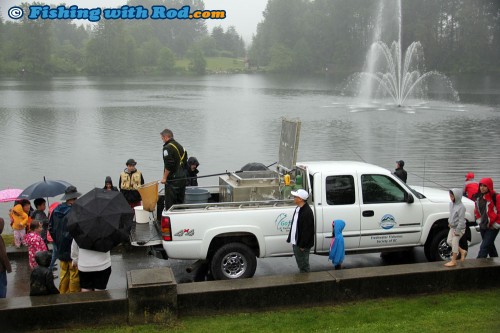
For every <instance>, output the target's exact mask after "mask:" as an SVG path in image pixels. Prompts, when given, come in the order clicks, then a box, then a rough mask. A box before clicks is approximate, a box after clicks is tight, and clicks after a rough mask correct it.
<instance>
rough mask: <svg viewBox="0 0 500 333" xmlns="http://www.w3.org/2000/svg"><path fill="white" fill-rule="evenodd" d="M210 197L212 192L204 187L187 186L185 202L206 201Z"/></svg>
mask: <svg viewBox="0 0 500 333" xmlns="http://www.w3.org/2000/svg"><path fill="white" fill-rule="evenodd" d="M208 198H210V192H208V190H207V189H204V188H196V187H193V188H186V194H185V197H184V203H187V204H189V203H205V202H208Z"/></svg>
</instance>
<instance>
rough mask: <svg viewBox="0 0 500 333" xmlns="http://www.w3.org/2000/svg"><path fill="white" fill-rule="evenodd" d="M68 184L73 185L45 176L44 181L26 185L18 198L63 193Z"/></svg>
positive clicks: (50, 195) (32, 197)
mask: <svg viewBox="0 0 500 333" xmlns="http://www.w3.org/2000/svg"><path fill="white" fill-rule="evenodd" d="M68 186H71V184H70V183H68V182H65V181H63V180H47V179H45V177H43V180H42V181H39V182H36V183H34V184H31V185H30V186H28V187H26V188H25V189H24V190H23V191H22V192H21V194H19V196H18V199H28V200H31V199H36V198H48V197H55V196H56V195H59V194H63V193H64V190H65V189H66V188H67V187H68Z"/></svg>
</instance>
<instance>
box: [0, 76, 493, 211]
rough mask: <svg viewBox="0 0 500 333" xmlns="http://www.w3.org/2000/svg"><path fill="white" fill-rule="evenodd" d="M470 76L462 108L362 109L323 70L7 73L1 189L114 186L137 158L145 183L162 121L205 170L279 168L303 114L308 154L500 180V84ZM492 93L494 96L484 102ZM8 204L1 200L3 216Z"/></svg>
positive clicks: (433, 177)
mask: <svg viewBox="0 0 500 333" xmlns="http://www.w3.org/2000/svg"><path fill="white" fill-rule="evenodd" d="M455 80H457V79H456V78H455ZM471 82H473V83H474V85H475V86H474V87H469V86H467V82H463V81H460V80H458V81H457V83H456V84H455V86H456V87H457V89H458V90H459V92H461V91H464V92H466V96H467V97H466V98H465V99H464V98H462V103H460V104H458V105H457V104H446V103H438V102H430V103H420V104H418V105H412V106H411V107H410V108H408V109H407V110H401V109H397V108H396V109H392V108H390V107H388V106H387V105H385V104H383V103H381V104H378V105H372V106H365V107H363V106H359V105H355V103H354V102H353V101H352V100H350V99H349V98H346V97H340V96H337V95H336V94H335V91H338V86H339V84H340V80H334V79H332V78H331V77H325V76H322V77H314V78H308V77H302V78H297V77H295V78H291V77H283V76H265V75H232V76H206V77H203V78H189V77H186V78H172V79H163V78H140V79H102V78H84V77H78V78H56V79H53V80H48V81H43V82H40V81H39V82H29V81H19V80H12V79H10V80H7V79H4V80H0V120H1V121H0V132H1V133H2V145H1V146H0V153H1V156H3V161H4V163H3V166H2V170H3V172H4V177H1V178H0V188H6V187H9V186H10V187H21V188H23V187H25V186H27V185H29V184H31V183H33V182H35V181H38V180H39V179H41V178H42V177H43V176H46V177H47V178H49V179H50V178H52V179H63V180H67V181H69V182H71V183H73V184H75V185H76V186H77V187H78V188H79V189H80V190H81V191H83V192H86V191H88V190H90V189H91V188H93V187H94V186H98V187H101V186H102V184H103V181H104V177H105V176H107V175H111V176H112V178H113V181H114V182H115V183H117V182H118V177H119V173H120V172H121V171H122V170H123V168H124V167H125V161H126V160H127V159H128V158H134V159H136V160H137V161H138V165H137V167H138V169H139V170H141V171H142V172H143V174H144V177H145V179H146V181H153V180H157V179H160V177H161V172H162V160H161V145H162V142H161V140H160V135H159V133H160V131H161V130H163V129H164V128H165V127H168V128H171V129H172V130H173V131H174V133H175V137H176V139H177V140H178V141H179V142H181V143H182V144H183V145H184V146H185V147H186V149H187V151H188V153H189V154H190V155H192V156H196V157H197V158H198V159H199V160H200V163H201V165H200V170H201V174H211V173H218V172H223V171H226V170H237V169H239V168H240V167H241V166H243V165H244V164H246V163H247V162H253V161H256V162H262V163H265V164H271V163H272V162H274V161H276V159H277V156H278V140H279V135H280V126H281V122H280V119H281V117H288V118H297V117H298V118H300V119H301V120H302V128H301V142H300V146H299V159H300V160H339V159H348V160H365V161H367V162H370V163H375V164H379V165H381V166H383V167H386V168H388V169H394V161H396V160H398V159H404V160H405V162H406V166H407V169H408V171H409V172H410V175H409V180H408V181H409V183H412V182H413V183H418V184H419V185H421V184H422V182H423V180H422V178H421V177H425V178H428V179H429V180H428V181H429V182H430V181H434V182H436V183H438V184H441V185H443V186H447V187H450V186H459V185H460V184H462V182H463V179H464V175H465V173H466V172H467V171H474V172H475V173H476V177H477V178H480V177H483V176H492V177H493V179H494V180H496V181H497V182H500V169H499V168H498V165H500V157H499V156H498V155H497V154H494V153H493V152H495V151H498V150H499V149H498V148H499V146H500V132H499V131H498V129H497V124H498V122H499V118H500V113H499V112H498V104H499V103H500V82H498V80H497V82H495V81H494V80H493V79H492V78H489V79H486V80H483V81H481V84H482V85H483V87H484V90H481V89H478V88H477V86H478V83H477V81H471ZM484 96H488V97H487V99H486V100H488V101H493V102H488V103H489V104H488V103H487V104H482V103H483V101H484V100H485V98H484ZM464 100H465V101H464ZM472 103H476V104H472ZM402 111H403V112H402ZM214 182H216V179H203V180H201V181H200V183H202V184H209V183H214ZM7 205H8V204H2V205H1V206H0V214H1V215H2V216H5V215H6V214H5V212H6V209H7V208H8V207H6V206H7Z"/></svg>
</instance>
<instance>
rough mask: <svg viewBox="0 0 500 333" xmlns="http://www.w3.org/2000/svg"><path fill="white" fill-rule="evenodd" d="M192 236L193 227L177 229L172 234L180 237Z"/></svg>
mask: <svg viewBox="0 0 500 333" xmlns="http://www.w3.org/2000/svg"><path fill="white" fill-rule="evenodd" d="M184 235H186V236H194V229H183V230H179V231H178V232H176V233H175V234H174V236H177V237H182V236H184Z"/></svg>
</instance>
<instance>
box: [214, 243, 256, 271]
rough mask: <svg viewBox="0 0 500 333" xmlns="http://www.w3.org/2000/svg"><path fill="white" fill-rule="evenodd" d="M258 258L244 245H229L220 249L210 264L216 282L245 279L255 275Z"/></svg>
mask: <svg viewBox="0 0 500 333" xmlns="http://www.w3.org/2000/svg"><path fill="white" fill-rule="evenodd" d="M256 268H257V258H256V257H255V254H254V253H253V251H252V249H251V248H250V247H248V246H247V245H245V244H243V243H229V244H225V245H223V246H222V247H221V248H219V249H218V250H217V251H216V252H215V254H214V256H213V257H212V260H211V262H210V271H211V273H212V276H213V277H214V279H215V280H229V279H244V278H250V277H252V276H253V275H254V274H255V269H256Z"/></svg>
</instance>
